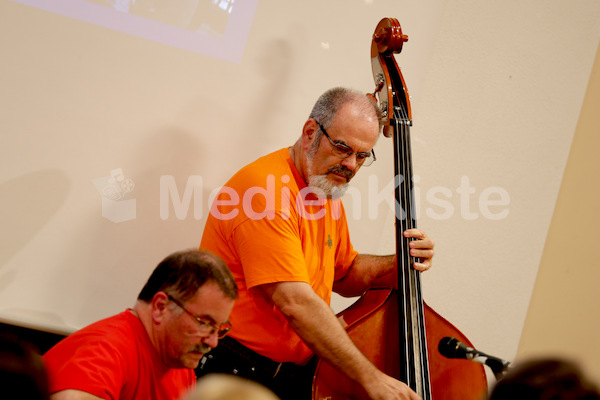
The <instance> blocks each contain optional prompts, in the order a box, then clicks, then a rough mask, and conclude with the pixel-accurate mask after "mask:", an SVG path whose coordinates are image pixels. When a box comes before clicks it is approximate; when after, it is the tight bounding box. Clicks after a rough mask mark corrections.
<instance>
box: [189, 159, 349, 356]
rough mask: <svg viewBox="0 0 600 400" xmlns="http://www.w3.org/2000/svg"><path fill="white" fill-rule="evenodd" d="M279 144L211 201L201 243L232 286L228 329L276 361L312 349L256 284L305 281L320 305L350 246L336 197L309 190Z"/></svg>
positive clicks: (346, 261) (345, 263)
mask: <svg viewBox="0 0 600 400" xmlns="http://www.w3.org/2000/svg"><path fill="white" fill-rule="evenodd" d="M310 190H311V189H310V188H308V187H307V186H306V183H305V182H304V181H303V179H302V177H301V176H300V174H299V173H298V170H297V169H296V167H295V166H294V162H293V161H292V159H291V157H290V155H289V151H288V149H287V148H285V149H281V150H279V151H276V152H274V153H271V154H269V155H267V156H265V157H262V158H260V159H258V160H257V161H255V162H253V163H252V164H250V165H248V166H246V167H244V168H243V169H241V170H240V171H239V172H238V173H237V174H235V175H234V176H233V177H232V178H231V179H230V180H229V182H227V183H226V184H225V186H224V187H223V189H222V190H221V192H220V193H219V195H218V197H217V198H216V200H215V202H214V203H213V205H212V208H211V214H210V215H209V217H208V220H207V222H206V226H205V228H204V233H203V235H202V242H201V244H200V247H201V248H204V249H207V250H209V251H211V252H213V253H215V254H218V255H219V256H220V257H221V258H223V260H224V261H225V263H226V264H227V265H228V266H229V268H230V269H231V272H232V273H233V276H234V277H235V281H236V283H237V285H238V289H239V299H238V300H237V301H236V303H235V306H234V307H233V311H232V313H231V315H230V320H231V323H232V324H233V330H232V331H231V334H230V335H231V336H232V337H233V338H235V339H236V340H238V341H240V342H241V343H242V344H244V345H245V346H247V347H249V348H251V349H252V350H254V351H256V352H258V353H260V354H262V355H264V356H266V357H269V358H271V359H272V360H275V361H277V362H294V363H297V364H303V363H305V362H306V361H307V360H308V359H309V358H310V357H311V356H312V354H313V353H312V351H311V350H310V349H309V348H308V346H306V344H305V343H304V341H302V339H301V338H300V337H299V336H298V335H297V334H296V332H295V331H294V330H293V329H292V327H291V326H290V325H289V323H288V321H287V319H286V318H285V316H284V315H283V314H282V313H281V311H279V309H278V308H277V307H276V306H275V305H274V304H273V303H272V302H271V299H270V298H268V296H266V295H265V294H264V293H263V292H262V291H260V290H254V289H253V288H255V287H257V286H259V285H263V284H268V283H275V282H306V283H308V284H310V285H311V287H312V289H313V290H314V291H315V293H316V294H317V295H319V297H321V298H322V299H323V300H324V301H325V302H326V303H327V304H329V302H330V300H331V292H332V288H333V282H334V281H335V280H338V279H341V278H343V277H344V276H345V274H346V272H347V271H348V268H349V267H350V265H351V264H352V262H353V261H354V258H355V257H356V254H357V252H356V251H355V250H354V249H353V247H352V244H351V243H350V235H349V233H348V226H347V221H346V215H345V213H344V208H343V206H342V203H341V201H340V200H339V199H338V200H325V199H318V198H317V197H316V196H315V194H314V192H313V193H312V194H311V193H310Z"/></svg>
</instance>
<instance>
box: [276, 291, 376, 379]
mask: <svg viewBox="0 0 600 400" xmlns="http://www.w3.org/2000/svg"><path fill="white" fill-rule="evenodd" d="M278 286H279V287H278V289H277V290H274V291H272V292H271V295H272V296H271V298H272V299H273V302H274V303H275V304H276V305H277V306H278V307H279V309H280V310H281V311H282V313H283V314H284V315H285V316H286V318H287V319H288V321H289V323H290V325H291V326H292V328H293V329H294V331H295V332H296V333H297V334H298V336H300V337H301V338H302V340H303V341H304V342H305V343H306V344H307V345H308V346H309V347H310V348H311V350H313V352H314V353H315V354H317V355H318V356H319V357H320V358H322V359H324V360H326V361H327V362H328V363H329V364H331V365H332V366H334V367H335V369H337V370H339V371H342V372H343V373H344V374H346V375H347V376H348V377H349V378H350V379H353V380H355V381H357V382H358V383H360V384H362V385H363V386H364V385H367V384H368V383H369V382H372V381H373V380H375V379H376V377H377V376H378V375H380V374H381V372H380V371H379V370H378V369H377V368H376V367H375V366H374V365H373V364H372V363H371V362H370V361H369V360H368V359H367V358H366V357H365V356H364V355H363V354H362V353H361V352H360V350H358V348H357V347H356V346H355V345H354V343H353V342H352V340H351V339H350V337H349V336H348V335H347V334H346V331H345V330H344V329H343V328H342V326H341V324H340V323H339V321H338V320H337V318H336V316H335V315H334V314H333V312H332V311H331V309H330V308H329V307H328V306H327V304H326V303H325V302H324V301H323V300H322V299H321V298H320V297H318V296H317V295H316V294H315V293H314V292H313V290H312V288H311V287H310V286H309V285H308V284H304V283H299V282H284V283H281V284H278Z"/></svg>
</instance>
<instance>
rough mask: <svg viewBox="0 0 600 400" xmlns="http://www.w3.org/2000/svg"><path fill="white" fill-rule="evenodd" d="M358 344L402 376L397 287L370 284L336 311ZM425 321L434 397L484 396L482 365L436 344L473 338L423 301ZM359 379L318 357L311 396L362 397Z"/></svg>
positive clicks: (321, 399)
mask: <svg viewBox="0 0 600 400" xmlns="http://www.w3.org/2000/svg"><path fill="white" fill-rule="evenodd" d="M338 318H339V319H340V321H341V322H342V324H344V325H345V327H346V332H348V335H349V336H350V338H351V339H352V341H353V342H354V343H355V344H356V346H357V347H358V348H359V349H360V350H361V351H362V352H363V353H364V354H365V356H367V358H368V359H369V360H371V361H372V362H373V363H374V364H375V366H376V367H377V368H379V369H380V370H382V371H383V372H385V373H386V374H388V375H390V376H393V377H396V378H398V377H399V376H400V367H399V366H400V362H399V357H400V353H401V352H400V348H399V346H398V328H397V327H398V321H397V319H398V306H397V292H396V290H390V289H371V290H369V291H367V292H366V293H365V295H363V296H362V297H361V298H360V299H359V300H358V301H357V302H356V303H355V304H353V305H352V306H350V307H349V308H348V309H346V310H344V311H342V312H341V313H339V314H338ZM425 325H426V330H427V347H428V348H429V349H430V351H429V353H428V359H429V369H430V375H431V398H432V399H433V400H482V399H484V398H485V396H486V395H487V378H486V374H485V370H484V367H483V366H482V365H481V364H477V363H474V362H471V361H468V360H464V359H448V358H445V357H444V356H442V355H441V354H440V353H439V352H438V351H437V347H438V344H439V342H440V340H441V339H442V338H444V337H448V336H450V337H455V338H456V339H458V340H460V341H461V342H463V343H465V344H466V345H468V346H472V344H471V342H470V341H469V339H467V337H465V335H463V334H462V332H460V331H459V330H458V329H457V328H456V327H455V326H454V325H452V324H451V323H450V322H448V321H447V320H445V319H444V318H443V317H441V316H440V315H439V314H438V313H436V312H435V311H434V310H433V309H431V308H430V307H429V306H427V304H425ZM365 398H366V394H365V393H364V391H363V389H362V388H361V386H360V385H359V384H357V383H356V382H354V381H351V380H349V379H348V378H346V377H345V375H343V373H342V371H338V370H336V369H334V368H333V367H332V366H331V365H329V364H328V363H326V362H324V361H323V360H320V361H319V363H318V365H317V369H316V371H315V376H314V380H313V400H325V399H331V400H346V399H357V400H358V399H365Z"/></svg>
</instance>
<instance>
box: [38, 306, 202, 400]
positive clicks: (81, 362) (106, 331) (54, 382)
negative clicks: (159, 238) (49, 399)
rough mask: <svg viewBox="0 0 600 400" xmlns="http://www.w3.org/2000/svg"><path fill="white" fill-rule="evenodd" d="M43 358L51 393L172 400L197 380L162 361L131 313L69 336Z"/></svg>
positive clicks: (104, 320)
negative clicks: (66, 391) (79, 393)
mask: <svg viewBox="0 0 600 400" xmlns="http://www.w3.org/2000/svg"><path fill="white" fill-rule="evenodd" d="M43 358H44V363H45V365H46V369H47V371H48V378H49V382H50V393H55V392H59V391H61V390H66V389H76V390H81V391H84V392H87V393H90V394H93V395H94V396H98V397H101V398H103V399H119V400H130V399H131V400H133V399H136V400H175V399H179V398H181V396H182V395H183V394H184V393H186V392H187V391H188V390H189V389H190V388H192V387H194V386H195V382H196V377H195V374H194V371H193V370H191V369H188V368H181V369H172V368H167V367H166V366H165V365H164V364H163V363H162V361H161V360H160V358H159V355H158V352H157V351H156V350H155V348H154V347H153V346H152V343H151V342H150V338H149V337H148V334H147V333H146V330H145V328H144V326H143V325H142V322H141V321H140V320H139V319H138V318H137V317H136V316H135V315H133V314H132V313H131V312H129V310H128V311H124V312H122V313H120V314H117V315H115V316H113V317H110V318H106V319H103V320H101V321H98V322H96V323H93V324H92V325H89V326H87V327H85V328H83V329H81V330H79V331H77V332H75V333H73V334H72V335H70V336H68V337H66V338H65V339H63V340H62V341H60V342H59V343H58V344H57V345H56V346H54V347H52V348H51V349H50V350H49V351H48V352H47V353H46V354H44V357H43Z"/></svg>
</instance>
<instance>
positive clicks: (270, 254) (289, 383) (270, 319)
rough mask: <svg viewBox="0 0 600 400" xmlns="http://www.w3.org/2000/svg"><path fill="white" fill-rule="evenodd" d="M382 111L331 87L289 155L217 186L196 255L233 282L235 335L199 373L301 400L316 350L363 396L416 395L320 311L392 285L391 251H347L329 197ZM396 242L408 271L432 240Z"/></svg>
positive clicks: (358, 160) (365, 158)
mask: <svg viewBox="0 0 600 400" xmlns="http://www.w3.org/2000/svg"><path fill="white" fill-rule="evenodd" d="M380 113H381V112H380V110H379V108H378V106H377V104H376V103H375V102H374V101H372V100H371V99H369V98H368V97H367V96H365V95H364V94H362V93H359V92H356V91H353V90H350V89H345V88H334V89H331V90H329V91H327V92H325V93H324V94H323V95H322V96H321V97H320V98H319V99H318V101H317V102H316V104H315V106H314V107H313V110H312V112H311V114H310V116H309V118H308V120H307V121H306V122H305V124H304V126H303V129H302V134H301V137H300V138H299V139H298V141H297V142H296V143H295V144H294V145H293V146H292V147H289V148H284V149H281V150H279V151H276V152H274V153H272V154H269V155H267V156H265V157H262V158H260V159H258V160H256V161H255V162H253V163H251V164H249V165H248V166H246V167H244V168H243V169H241V170H240V171H239V172H238V173H237V174H235V175H234V176H233V177H232V178H231V179H230V180H229V181H228V182H227V183H226V185H225V186H224V187H223V189H222V190H221V192H220V193H219V195H218V196H217V198H216V199H215V202H214V203H213V206H212V208H211V212H210V216H209V218H208V221H207V223H206V227H205V229H204V234H203V236H202V242H201V245H200V247H201V248H204V249H207V250H210V251H212V252H214V253H216V254H218V255H219V256H220V257H222V258H223V259H224V260H225V262H226V263H227V265H228V266H229V268H230V269H231V271H232V273H233V275H234V277H235V279H236V283H237V284H238V287H239V300H238V301H237V303H236V305H235V307H234V309H233V312H232V313H231V322H232V324H233V325H234V326H235V327H236V328H235V329H234V330H233V331H232V332H231V334H230V336H229V337H228V338H226V339H225V340H223V341H221V342H220V343H219V347H218V348H216V349H215V350H213V351H212V352H211V353H210V354H208V355H206V356H205V357H204V359H203V360H202V361H201V363H200V366H199V368H198V369H197V370H196V372H197V374H198V376H200V375H203V374H206V373H209V372H225V373H232V374H236V375H240V376H244V377H247V378H250V379H252V380H255V381H258V382H260V383H262V384H264V385H266V386H268V387H269V388H271V389H272V390H273V391H275V393H276V394H278V395H279V396H280V397H281V398H282V399H284V400H288V399H303V400H307V399H310V398H311V386H312V385H311V382H312V375H313V371H314V368H311V367H312V366H313V365H312V364H313V360H314V357H313V356H314V355H315V354H316V355H317V356H319V357H321V358H322V359H324V360H326V361H327V362H329V363H330V364H331V365H332V366H334V367H335V368H336V369H339V370H340V371H342V372H343V373H344V374H346V375H347V376H348V377H349V378H350V379H352V380H354V381H356V382H358V383H359V384H360V385H361V386H362V388H363V389H364V390H365V392H366V393H367V395H368V396H369V398H371V399H418V398H419V396H417V394H416V393H415V392H414V391H412V390H411V389H410V388H409V387H408V386H407V385H405V384H404V383H402V382H400V381H398V380H396V379H395V378H392V377H391V376H388V375H386V374H384V373H383V372H381V371H380V370H378V369H377V368H376V367H375V366H374V365H373V364H372V363H371V362H370V361H369V360H368V359H367V358H366V357H364V356H363V354H362V353H361V352H360V350H359V349H358V348H357V347H356V346H355V345H354V343H353V342H352V341H351V339H350V338H349V337H348V335H347V334H346V332H345V331H344V329H343V328H342V326H341V325H340V323H339V322H338V320H337V319H336V317H335V315H334V314H333V312H332V311H331V309H330V307H329V302H330V299H331V292H332V290H334V291H335V292H337V293H339V294H341V295H342V296H358V295H360V294H362V293H364V291H365V290H367V289H368V288H370V287H371V286H373V285H378V286H385V287H395V286H396V285H397V283H396V282H395V279H396V274H395V272H396V271H395V269H396V262H395V255H390V256H373V255H365V254H358V253H357V252H356V251H355V250H354V248H353V247H352V244H351V243H350V236H349V233H348V226H347V221H346V216H345V213H344V209H343V206H342V204H341V201H340V199H339V198H340V197H341V195H342V194H343V192H344V190H345V189H346V187H347V186H348V182H349V181H350V180H351V179H352V177H353V176H354V175H355V174H356V172H357V171H358V170H359V169H360V168H361V167H366V166H368V165H370V164H371V163H372V162H373V161H375V153H374V151H373V146H374V145H375V143H376V141H377V138H378V135H379V132H380V130H381V122H380V121H381V119H380V117H381V114H380ZM404 235H405V236H406V237H409V238H413V239H414V240H412V241H411V242H410V247H411V250H410V252H411V255H412V256H413V257H416V258H418V259H419V260H420V262H415V264H414V268H415V269H416V270H418V271H426V270H428V269H429V268H430V267H431V260H432V258H433V247H434V243H433V241H432V240H431V239H430V238H429V237H428V236H427V235H426V234H425V233H424V232H423V231H421V230H419V229H410V230H407V231H405V232H404Z"/></svg>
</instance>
